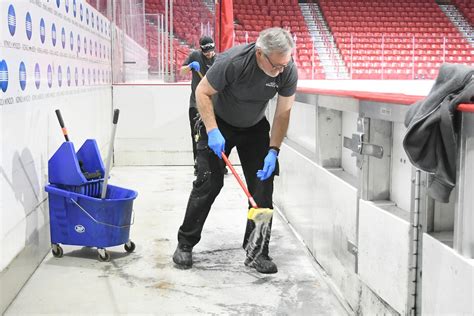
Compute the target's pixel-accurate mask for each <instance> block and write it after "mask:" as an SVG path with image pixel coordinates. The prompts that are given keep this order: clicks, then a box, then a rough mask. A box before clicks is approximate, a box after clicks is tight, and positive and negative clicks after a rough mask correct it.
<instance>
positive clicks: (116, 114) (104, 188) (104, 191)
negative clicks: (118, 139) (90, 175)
mask: <svg viewBox="0 0 474 316" xmlns="http://www.w3.org/2000/svg"><path fill="white" fill-rule="evenodd" d="M119 113H120V110H119V109H116V110H114V119H113V123H114V124H113V126H112V139H111V140H110V143H109V155H108V156H107V162H106V166H105V176H104V184H103V185H102V193H101V194H100V198H101V199H105V195H106V194H107V183H108V182H109V174H110V164H111V163H112V155H113V152H114V139H115V131H116V130H117V121H118V117H119Z"/></svg>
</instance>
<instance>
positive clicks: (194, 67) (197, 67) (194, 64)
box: [189, 61, 201, 71]
mask: <svg viewBox="0 0 474 316" xmlns="http://www.w3.org/2000/svg"><path fill="white" fill-rule="evenodd" d="M189 68H191V69H192V70H194V71H201V65H199V63H198V62H197V61H193V62H192V63H190V64H189Z"/></svg>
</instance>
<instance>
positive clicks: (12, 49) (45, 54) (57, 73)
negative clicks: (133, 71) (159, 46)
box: [0, 0, 112, 313]
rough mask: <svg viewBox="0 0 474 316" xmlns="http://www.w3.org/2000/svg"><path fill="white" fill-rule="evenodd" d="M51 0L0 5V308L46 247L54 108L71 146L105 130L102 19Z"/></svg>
mask: <svg viewBox="0 0 474 316" xmlns="http://www.w3.org/2000/svg"><path fill="white" fill-rule="evenodd" d="M59 3H60V5H59V7H58V6H57V2H56V1H36V0H35V1H33V0H31V1H18V0H17V1H1V2H0V21H1V23H2V25H3V26H2V30H1V32H0V43H2V48H1V54H0V62H1V63H2V64H1V65H0V118H1V123H0V126H1V143H2V146H1V164H0V185H1V195H0V206H1V208H0V223H1V224H0V292H1V295H0V313H1V312H3V311H4V309H5V308H6V307H7V305H8V304H9V302H10V301H11V299H12V298H13V297H14V296H15V295H16V293H17V292H18V290H19V289H20V288H21V286H22V284H23V283H24V282H25V281H26V280H27V278H28V277H29V276H30V274H31V273H32V272H33V271H34V269H35V268H36V266H37V265H38V264H39V262H40V261H41V260H42V258H43V257H44V255H45V254H46V253H47V251H48V250H49V214H48V205H47V203H48V202H47V194H46V193H45V192H44V186H45V185H46V184H47V172H48V170H47V168H48V167H47V166H48V159H49V158H50V157H51V155H52V154H53V153H54V152H55V151H56V149H57V148H58V147H59V146H60V144H61V143H62V142H63V140H64V139H63V136H62V133H61V130H60V128H59V124H58V122H57V119H56V116H55V113H54V110H55V109H61V111H62V114H63V117H64V120H65V123H66V126H67V127H68V130H69V132H70V137H71V140H72V141H73V142H74V145H75V147H76V149H77V148H79V147H80V146H81V145H82V143H83V142H84V140H85V139H87V138H95V139H96V140H97V142H98V144H99V147H101V148H102V149H104V148H106V146H107V142H108V138H109V136H108V135H109V133H110V124H109V122H111V113H112V101H111V80H110V76H111V69H110V65H111V61H110V52H111V46H110V45H111V42H110V30H109V22H108V21H107V20H106V19H105V18H104V17H103V16H101V15H100V14H98V13H97V12H96V11H95V10H94V9H92V8H91V7H90V6H89V5H88V4H87V3H86V1H84V0H69V1H60V2H59ZM66 3H67V4H68V5H69V7H68V10H67V11H66V6H65V4H66ZM81 6H82V21H81V11H80V8H81ZM86 12H87V13H88V15H89V18H88V19H87V15H86ZM27 13H29V16H30V17H31V36H30V33H29V32H28V30H27V25H29V23H27ZM92 14H93V15H94V28H92ZM41 20H43V21H44V31H43V33H42V34H44V40H43V39H42V36H41V31H40V25H42V24H41V23H42V22H41ZM87 20H89V23H88V22H87ZM7 21H8V23H9V24H8V26H10V28H8V27H7ZM53 23H54V26H55V28H56V34H57V35H56V44H55V45H53V36H52V33H53V32H52V25H53ZM63 28H64V34H65V37H64V40H65V41H64V48H63V44H62V35H61V34H62V29H63ZM28 29H29V28H28ZM71 33H72V38H73V40H72V48H71V37H70V36H71ZM78 37H79V43H80V44H79V45H78ZM84 38H85V39H86V43H87V44H86V51H84ZM91 44H92V46H91ZM96 47H97V48H96ZM91 48H92V49H91ZM22 63H23V64H24V66H25V68H24V71H23V69H22V66H20V65H22ZM5 65H6V67H7V68H6V67H5ZM48 69H51V70H50V71H48ZM76 69H77V76H76ZM103 152H105V151H104V150H103Z"/></svg>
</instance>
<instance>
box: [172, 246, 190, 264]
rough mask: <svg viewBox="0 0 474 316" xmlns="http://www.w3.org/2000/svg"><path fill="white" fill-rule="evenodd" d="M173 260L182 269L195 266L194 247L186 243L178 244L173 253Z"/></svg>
mask: <svg viewBox="0 0 474 316" xmlns="http://www.w3.org/2000/svg"><path fill="white" fill-rule="evenodd" d="M173 261H174V263H176V265H177V267H178V268H180V269H189V268H191V267H192V266H193V248H192V247H190V246H186V245H178V247H176V250H175V252H174V255H173Z"/></svg>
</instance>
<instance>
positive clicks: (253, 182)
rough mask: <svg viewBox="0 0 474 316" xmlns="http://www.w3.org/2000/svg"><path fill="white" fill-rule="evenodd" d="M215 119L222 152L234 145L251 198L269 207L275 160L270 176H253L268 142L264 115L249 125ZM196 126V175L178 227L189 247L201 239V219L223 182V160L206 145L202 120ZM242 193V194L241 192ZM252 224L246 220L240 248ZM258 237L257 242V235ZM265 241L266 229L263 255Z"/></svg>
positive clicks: (263, 156)
mask: <svg viewBox="0 0 474 316" xmlns="http://www.w3.org/2000/svg"><path fill="white" fill-rule="evenodd" d="M216 119H217V124H218V126H219V130H220V132H221V133H222V135H223V136H224V138H225V140H226V146H225V152H226V154H227V155H229V154H230V152H231V150H232V149H233V148H234V147H236V148H237V153H238V155H239V159H240V162H241V164H242V169H243V172H244V176H245V180H246V182H247V187H248V189H249V191H250V194H252V196H253V198H254V199H255V202H256V203H257V205H258V206H259V207H261V208H273V201H272V195H273V178H274V175H275V174H278V163H277V167H276V169H275V172H274V174H273V175H272V176H271V177H270V178H268V179H267V180H265V181H260V179H258V178H257V171H258V170H259V169H262V168H263V161H264V159H265V156H266V155H267V153H268V146H269V143H270V137H269V132H270V124H269V123H268V121H267V119H266V118H264V119H262V120H261V121H260V122H258V123H257V124H256V125H254V126H251V127H249V128H238V127H234V126H231V125H229V124H227V123H225V122H224V121H222V120H221V119H219V118H216ZM198 127H199V129H198V131H197V133H198V135H199V140H198V142H197V164H198V176H197V178H196V180H195V181H194V182H193V188H192V191H191V194H190V196H189V200H188V205H187V208H186V214H185V216H184V221H183V224H182V225H181V227H180V228H179V231H178V242H179V244H180V245H187V246H190V247H194V246H195V245H196V244H197V243H198V242H199V240H200V239H201V232H202V229H203V227H204V222H205V221H206V218H207V215H208V214H209V211H210V209H211V206H212V204H213V203H214V200H215V199H216V197H217V195H218V194H219V192H220V191H221V188H222V187H223V185H224V174H223V164H224V161H223V160H221V159H219V157H217V156H216V154H215V153H214V152H213V151H212V150H211V149H210V148H209V147H208V145H207V140H208V138H207V133H206V129H205V127H204V124H203V123H202V122H199V125H198ZM242 197H243V198H245V195H244V194H243V193H242ZM249 207H250V205H249ZM270 226H271V225H270ZM254 228H255V224H254V223H253V222H252V221H247V228H246V231H245V235H244V243H243V246H244V248H245V247H246V245H247V242H248V239H249V237H250V235H251V233H252V231H253V230H254ZM269 231H270V229H269ZM259 241H260V242H261V239H259ZM269 241H270V232H268V235H267V236H266V238H265V240H264V245H263V248H262V254H264V255H268V243H269ZM259 246H261V245H259Z"/></svg>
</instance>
